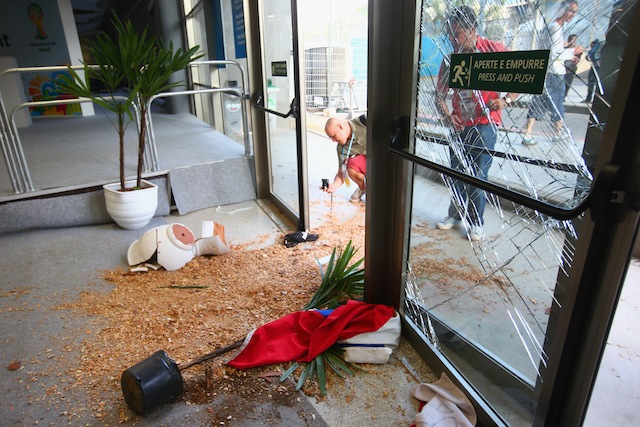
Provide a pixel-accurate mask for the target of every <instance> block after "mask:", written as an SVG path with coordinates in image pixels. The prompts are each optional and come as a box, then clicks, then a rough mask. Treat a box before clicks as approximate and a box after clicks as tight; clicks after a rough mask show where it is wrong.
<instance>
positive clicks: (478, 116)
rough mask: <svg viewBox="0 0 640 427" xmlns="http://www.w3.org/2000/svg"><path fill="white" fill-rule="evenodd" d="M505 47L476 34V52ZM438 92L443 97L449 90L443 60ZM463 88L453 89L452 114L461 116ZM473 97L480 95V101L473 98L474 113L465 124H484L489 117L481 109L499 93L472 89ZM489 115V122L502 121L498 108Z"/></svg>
mask: <svg viewBox="0 0 640 427" xmlns="http://www.w3.org/2000/svg"><path fill="white" fill-rule="evenodd" d="M507 50H508V49H507V47H506V46H505V45H504V44H502V43H500V42H496V41H493V40H488V39H485V38H482V37H480V36H478V39H477V40H476V52H504V51H507ZM437 90H438V94H439V95H440V96H442V97H443V98H444V97H445V96H446V94H447V92H448V91H449V67H447V66H446V65H445V62H444V61H442V64H440V71H439V72H438V87H437ZM463 90H465V89H453V98H452V100H451V104H452V105H453V114H454V115H456V116H458V117H462V114H463V112H462V103H463V99H462V97H461V96H460V94H461V91H463ZM473 92H474V96H475V97H482V102H480V100H479V99H476V100H475V114H474V115H472V117H469V118H468V120H465V122H464V125H465V126H474V125H486V124H488V123H489V119H488V118H487V115H486V114H485V113H484V111H483V107H485V106H487V105H488V103H489V100H491V99H495V98H498V97H499V96H500V95H499V94H498V92H494V91H487V90H473ZM489 115H490V117H491V122H492V123H495V124H496V125H499V124H500V123H502V117H501V113H500V110H491V111H490V113H489Z"/></svg>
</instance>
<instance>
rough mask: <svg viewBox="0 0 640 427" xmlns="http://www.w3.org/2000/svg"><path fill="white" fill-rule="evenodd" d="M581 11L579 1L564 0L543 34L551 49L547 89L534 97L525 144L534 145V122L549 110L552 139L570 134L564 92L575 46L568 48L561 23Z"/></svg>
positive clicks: (523, 138)
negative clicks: (568, 62)
mask: <svg viewBox="0 0 640 427" xmlns="http://www.w3.org/2000/svg"><path fill="white" fill-rule="evenodd" d="M577 12H578V2H577V1H576V0H565V1H564V2H563V3H562V5H561V7H560V11H559V12H558V14H560V16H558V17H557V18H556V19H554V20H553V21H551V22H550V23H549V24H548V25H547V27H546V30H545V32H544V34H543V37H542V47H543V48H548V49H550V50H551V52H550V54H549V68H548V70H547V75H546V78H545V84H544V92H543V93H542V94H540V95H538V96H534V97H533V99H532V101H531V107H530V108H529V111H528V112H527V122H526V123H525V133H524V135H523V136H522V143H523V144H524V145H534V144H536V142H537V141H536V140H534V139H533V138H532V137H531V132H532V130H533V125H534V124H535V122H536V120H542V119H543V118H544V116H545V115H546V113H547V112H548V113H549V114H550V116H551V121H552V122H553V125H554V129H555V135H554V136H553V139H552V141H553V142H559V141H561V140H563V139H565V138H566V137H567V134H566V133H565V132H563V129H564V94H565V81H564V77H565V74H566V69H565V67H564V61H565V60H570V59H572V58H573V48H569V49H567V48H565V45H564V36H563V35H562V26H563V25H564V24H565V23H567V22H571V20H572V19H573V17H574V16H575V14H576V13H577Z"/></svg>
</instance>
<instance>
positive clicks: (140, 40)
mask: <svg viewBox="0 0 640 427" xmlns="http://www.w3.org/2000/svg"><path fill="white" fill-rule="evenodd" d="M111 21H112V23H113V25H114V28H115V30H116V34H117V36H116V37H115V38H112V37H110V36H109V35H106V34H100V35H98V36H97V37H96V39H95V41H94V42H92V43H91V44H90V45H89V53H90V54H91V57H92V59H93V61H95V63H96V64H97V65H96V66H91V65H88V64H86V63H84V73H85V76H84V77H85V79H82V78H81V77H80V76H79V75H78V73H76V72H75V71H74V70H73V69H71V68H69V72H70V74H71V78H66V79H64V81H63V84H62V90H63V91H64V92H66V93H69V94H71V95H75V96H79V97H85V98H90V99H91V100H92V101H93V102H95V103H96V104H98V105H100V106H102V107H104V108H106V109H108V110H110V111H112V112H114V113H116V116H117V124H116V128H117V130H118V135H119V141H120V185H121V190H122V191H124V190H125V169H124V133H125V129H126V123H125V121H126V117H125V116H127V115H128V118H129V119H130V120H133V116H132V114H131V107H132V106H133V107H136V108H137V110H138V115H139V126H138V161H137V170H136V186H135V187H136V188H140V186H141V180H142V167H143V163H144V150H145V146H146V137H147V114H148V108H149V101H150V99H151V98H152V97H153V96H155V95H157V94H159V93H161V92H164V91H167V90H169V89H171V88H173V87H176V86H179V85H181V84H182V82H179V81H177V82H169V81H168V80H169V77H170V76H171V75H172V74H173V73H175V72H176V71H179V70H181V69H183V68H185V67H186V66H187V65H188V64H189V63H190V62H191V61H194V60H196V59H198V58H200V57H202V54H196V52H197V51H198V50H199V49H200V47H199V46H194V47H192V48H191V49H189V50H186V51H185V50H183V49H182V48H179V49H177V50H174V48H173V43H169V46H165V45H164V44H163V43H162V41H161V40H160V39H159V38H157V37H152V36H151V35H149V32H148V29H147V28H144V29H143V30H142V31H141V32H139V31H137V30H136V28H135V27H134V25H133V23H131V21H127V22H125V23H123V22H122V21H121V20H120V19H119V18H118V16H117V15H116V14H115V13H113V16H112V20H111ZM90 78H93V79H96V80H97V81H98V82H99V83H100V84H102V85H103V86H104V87H105V90H106V92H107V94H106V95H100V94H95V93H92V91H91V86H90V84H89V79H90ZM122 88H124V89H125V90H126V93H127V95H126V97H125V99H124V100H122V97H116V95H115V94H116V93H117V91H118V90H122Z"/></svg>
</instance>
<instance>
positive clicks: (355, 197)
mask: <svg viewBox="0 0 640 427" xmlns="http://www.w3.org/2000/svg"><path fill="white" fill-rule="evenodd" d="M366 192H367V190H366V189H365V190H361V189H360V187H358V188H357V189H356V191H354V192H353V194H352V195H351V198H350V199H349V201H350V202H353V203H356V202H359V201H360V199H362V196H364V194H365V193H366Z"/></svg>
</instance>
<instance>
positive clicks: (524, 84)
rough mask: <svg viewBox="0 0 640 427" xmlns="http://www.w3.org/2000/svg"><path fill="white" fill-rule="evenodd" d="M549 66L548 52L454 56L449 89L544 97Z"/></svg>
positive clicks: (464, 54) (460, 54)
mask: <svg viewBox="0 0 640 427" xmlns="http://www.w3.org/2000/svg"><path fill="white" fill-rule="evenodd" d="M548 63H549V51H548V50H527V51H514V52H486V53H479V52H478V53H452V54H451V67H450V69H449V87H450V88H452V89H478V90H492V91H496V92H515V93H531V94H540V93H542V90H543V87H544V79H545V75H546V73H547V66H548Z"/></svg>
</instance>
